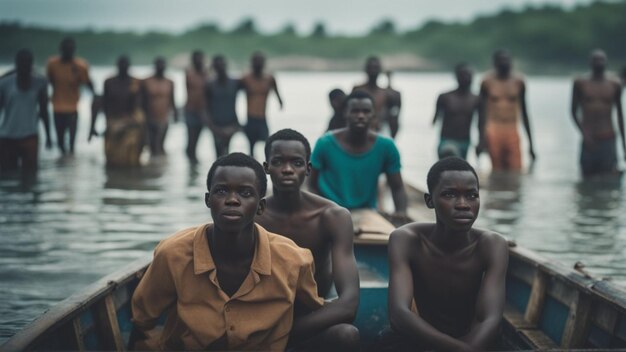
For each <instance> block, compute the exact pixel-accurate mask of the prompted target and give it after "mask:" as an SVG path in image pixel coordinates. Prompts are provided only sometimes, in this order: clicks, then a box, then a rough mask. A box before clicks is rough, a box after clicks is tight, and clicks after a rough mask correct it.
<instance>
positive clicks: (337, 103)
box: [330, 94, 346, 111]
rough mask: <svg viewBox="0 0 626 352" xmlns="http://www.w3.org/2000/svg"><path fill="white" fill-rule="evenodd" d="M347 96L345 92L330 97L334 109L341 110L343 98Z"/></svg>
mask: <svg viewBox="0 0 626 352" xmlns="http://www.w3.org/2000/svg"><path fill="white" fill-rule="evenodd" d="M345 98H346V96H345V94H337V95H335V96H334V97H333V98H332V99H330V106H332V107H333V110H335V111H339V109H341V105H342V104H343V100H344V99H345Z"/></svg>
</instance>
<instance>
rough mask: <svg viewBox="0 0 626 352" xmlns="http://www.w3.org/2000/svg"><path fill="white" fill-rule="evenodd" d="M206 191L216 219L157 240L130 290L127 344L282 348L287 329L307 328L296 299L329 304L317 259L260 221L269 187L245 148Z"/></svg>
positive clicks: (228, 159) (210, 179) (221, 162)
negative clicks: (317, 279) (147, 263)
mask: <svg viewBox="0 0 626 352" xmlns="http://www.w3.org/2000/svg"><path fill="white" fill-rule="evenodd" d="M207 189H208V192H207V193H206V195H205V203H206V206H207V207H208V208H209V209H210V210H211V218H212V219H213V223H212V224H211V223H208V224H204V225H200V226H196V227H192V228H188V229H185V230H182V231H179V232H177V233H176V234H174V235H173V236H171V237H169V238H166V239H165V240H163V241H161V243H159V245H158V246H157V248H156V249H155V252H154V260H153V261H152V264H150V266H149V267H148V270H147V271H146V273H145V274H144V275H143V278H142V279H141V281H140V282H139V285H138V286H137V289H136V290H135V293H134V294H133V298H132V303H131V306H132V321H133V324H134V329H133V331H132V333H131V337H130V342H129V344H130V348H131V349H132V348H136V349H140V348H147V349H152V350H155V349H160V350H219V351H222V350H262V351H283V350H284V349H285V347H286V346H287V340H288V339H289V334H290V332H291V331H292V330H298V329H301V328H300V326H301V325H305V326H306V324H307V322H306V320H305V318H306V316H305V317H303V318H299V319H298V320H294V305H295V304H296V303H297V304H298V305H300V304H301V305H302V306H303V307H306V308H308V309H309V310H317V309H319V308H321V307H322V306H323V303H324V301H323V300H322V298H320V297H319V296H318V294H317V285H316V283H315V280H314V278H313V273H314V264H313V263H314V262H313V256H312V255H311V252H310V251H309V250H308V249H304V248H300V247H298V246H297V245H296V244H295V243H294V242H293V241H292V240H290V239H288V238H287V237H284V236H281V235H277V234H274V233H270V232H268V231H267V230H265V229H264V228H263V227H261V226H260V225H258V224H255V222H254V217H255V216H256V215H261V214H263V211H264V210H265V199H264V197H265V192H266V190H267V178H266V176H265V171H264V170H263V167H262V166H261V164H259V163H258V162H257V161H256V160H254V159H252V158H251V157H249V156H247V155H245V154H242V153H232V154H229V155H226V156H223V157H221V158H219V159H217V161H216V162H215V163H213V165H212V166H211V169H210V170H209V173H208V176H207ZM171 308H174V309H171ZM162 314H167V318H166V321H165V326H164V328H163V330H162V332H160V333H157V332H156V331H155V330H157V329H154V327H155V326H156V325H157V324H158V321H159V319H160V317H161V315H162ZM309 324H310V323H309ZM311 333H312V332H311Z"/></svg>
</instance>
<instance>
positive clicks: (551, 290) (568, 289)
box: [548, 276, 581, 307]
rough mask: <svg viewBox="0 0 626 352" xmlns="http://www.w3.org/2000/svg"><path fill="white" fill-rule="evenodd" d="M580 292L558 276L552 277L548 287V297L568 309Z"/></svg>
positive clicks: (575, 286)
mask: <svg viewBox="0 0 626 352" xmlns="http://www.w3.org/2000/svg"><path fill="white" fill-rule="evenodd" d="M580 291H581V290H580V289H579V288H578V286H577V285H575V284H573V283H572V282H570V281H568V280H566V279H564V278H563V277H559V276H552V277H551V281H550V285H549V287H548V294H549V295H550V297H552V298H554V299H556V300H557V301H559V302H561V303H563V305H566V306H568V307H570V306H571V305H572V302H574V300H575V299H576V296H577V295H578V293H579V292H580Z"/></svg>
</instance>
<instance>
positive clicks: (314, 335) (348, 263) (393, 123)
mask: <svg viewBox="0 0 626 352" xmlns="http://www.w3.org/2000/svg"><path fill="white" fill-rule="evenodd" d="M60 48H61V55H60V56H58V57H53V58H51V59H50V60H49V61H48V66H47V75H48V79H46V78H44V77H42V76H40V75H37V74H35V73H34V72H33V69H32V67H33V54H32V53H31V52H30V51H29V50H20V51H19V52H18V53H17V55H16V60H15V61H16V66H15V70H13V71H11V72H9V73H7V74H5V75H4V76H2V77H1V78H0V172H5V171H9V170H14V169H15V168H17V167H18V166H19V165H21V168H22V169H23V170H24V171H31V172H32V171H35V170H36V168H37V152H38V149H39V146H38V140H39V138H38V128H39V125H38V119H41V120H42V121H43V123H44V128H45V133H46V146H47V147H51V136H50V126H49V121H48V120H49V117H48V106H47V105H48V93H47V90H48V82H49V83H50V84H51V85H52V90H53V94H52V105H53V111H54V126H55V129H56V132H57V144H58V147H59V149H60V150H61V152H62V153H64V154H65V153H69V154H71V153H73V152H74V143H75V134H76V125H77V103H78V99H79V89H80V87H81V86H82V85H85V86H87V87H88V88H89V89H90V90H91V91H92V92H94V87H93V84H92V82H91V80H90V78H89V74H88V66H87V63H86V62H85V61H84V60H82V59H79V58H77V57H75V55H74V52H75V43H74V41H73V40H72V39H71V38H68V39H65V40H63V42H62V43H61V46H60ZM191 62H192V65H191V67H190V68H189V69H188V70H187V71H186V85H187V97H188V98H187V103H186V105H185V108H184V119H185V122H186V125H187V131H188V145H187V148H186V154H187V157H188V158H189V159H190V161H191V162H195V161H196V159H197V158H196V145H197V141H198V138H199V136H200V133H201V131H202V129H203V128H204V127H208V128H209V129H210V130H211V131H212V133H213V136H214V141H215V149H216V155H217V156H218V158H217V160H216V161H215V162H214V163H213V164H212V166H211V168H210V170H209V171H208V175H207V180H206V186H207V192H206V194H205V198H204V200H205V204H206V206H207V208H209V210H210V213H211V218H212V222H209V223H206V224H203V225H200V226H196V227H192V228H188V229H183V230H181V231H179V232H177V233H175V234H174V235H172V236H169V237H167V238H166V239H164V240H162V241H161V242H160V243H159V244H158V246H157V247H156V249H155V252H154V260H153V262H152V264H151V265H150V266H149V268H148V270H147V271H146V273H145V274H144V275H143V277H142V279H141V281H140V283H139V285H138V287H137V289H136V291H135V292H134V295H133V298H132V321H133V324H134V330H133V332H132V334H131V338H130V347H131V348H135V349H165V350H174V349H185V350H192V349H204V350H244V349H253V350H285V349H287V350H322V349H324V350H338V351H356V350H359V348H360V336H359V331H358V329H357V328H356V327H355V326H354V325H352V324H353V321H354V319H355V316H356V312H357V309H358V306H359V274H358V270H357V266H356V261H355V256H354V249H353V238H354V226H353V223H352V217H351V215H350V210H352V209H358V208H369V209H377V208H379V205H378V201H379V194H378V180H379V177H380V176H381V175H382V174H385V176H386V180H387V183H388V185H389V188H390V189H391V195H392V198H393V202H394V206H395V211H394V213H393V214H392V216H393V217H395V218H397V219H403V220H405V221H404V222H406V220H408V217H407V195H406V192H405V188H404V183H403V180H402V176H401V160H400V153H399V152H398V149H397V147H396V146H395V143H394V140H393V137H395V135H396V133H397V131H398V128H399V111H400V107H401V98H400V93H399V92H397V91H396V90H394V89H393V88H392V87H391V83H389V85H388V87H387V88H383V87H380V86H379V85H378V83H377V81H378V76H379V75H380V74H381V72H382V69H381V62H380V60H379V59H378V58H376V57H370V58H368V59H367V61H366V69H365V70H366V73H367V77H368V79H367V82H366V83H364V84H362V85H358V86H355V87H354V89H353V91H352V92H351V93H350V94H347V95H346V94H345V93H344V92H342V91H340V90H338V89H335V90H333V91H331V92H330V94H329V99H330V102H331V106H332V107H333V109H334V115H333V118H332V119H331V121H330V123H329V131H328V132H327V133H326V134H325V135H324V136H322V137H321V138H319V139H318V140H317V141H316V143H315V145H314V147H313V148H311V145H310V144H309V141H308V140H307V139H306V138H305V137H304V136H303V135H302V134H301V133H299V132H297V131H295V130H293V129H283V130H280V131H278V132H276V133H274V134H272V135H271V136H270V135H269V128H268V125H267V116H266V103H267V98H268V95H269V94H270V92H272V91H273V92H275V94H276V96H277V98H278V101H279V103H280V104H281V106H282V99H281V97H280V94H279V92H278V86H277V83H276V80H275V78H274V77H273V76H271V75H270V74H267V73H265V72H264V66H265V57H264V56H263V55H262V54H261V53H255V54H254V55H253V56H252V60H251V66H252V69H251V72H250V73H249V74H246V75H244V76H243V77H242V78H239V79H235V78H231V77H230V76H229V75H228V72H227V63H226V60H225V58H224V57H223V56H221V55H217V56H215V57H214V58H213V60H212V65H211V66H212V69H213V71H214V73H215V74H214V76H213V77H210V76H209V73H208V72H207V70H206V68H205V64H204V55H203V53H202V52H200V51H196V52H194V53H193V54H192V56H191ZM606 63H607V59H606V55H605V54H604V53H603V52H602V51H599V50H597V51H594V52H593V53H592V55H591V68H592V73H591V75H589V76H588V77H583V78H579V79H577V80H576V81H575V82H574V90H573V101H572V116H573V118H574V121H575V123H576V126H577V127H578V128H579V129H580V131H581V133H582V135H583V144H582V152H581V166H582V171H583V174H584V175H585V176H588V175H593V174H596V173H615V172H616V171H617V168H616V166H617V157H616V155H617V154H616V140H615V139H616V136H615V135H616V134H615V131H614V129H613V124H612V111H613V108H616V110H617V111H618V128H619V132H620V136H621V140H622V147H623V148H624V149H625V152H626V144H624V125H623V116H622V109H621V84H620V82H619V81H617V80H615V79H613V78H612V77H611V76H609V75H608V74H607V73H606V72H605V70H606ZM154 64H155V72H154V75H153V76H151V77H149V78H147V79H145V80H139V79H136V78H134V77H132V76H130V74H129V66H130V60H129V58H128V57H126V56H121V57H120V58H119V59H118V61H117V70H118V72H117V75H116V76H114V77H112V78H109V79H107V80H106V81H105V84H104V90H103V94H102V96H96V95H95V94H94V96H95V98H94V102H93V104H92V122H91V128H90V135H89V137H90V139H91V138H92V137H93V136H95V135H97V134H98V133H97V131H96V129H95V126H96V119H97V116H98V113H99V111H100V110H102V111H104V114H105V116H106V125H107V130H106V132H105V154H106V159H107V164H108V165H111V166H135V165H139V157H140V155H141V152H142V149H143V147H144V145H145V144H148V145H149V147H150V151H151V153H152V154H153V155H163V154H164V153H165V150H164V140H165V137H166V134H167V129H168V124H169V118H170V115H173V116H174V119H176V120H178V119H179V118H180V117H179V116H178V113H177V109H176V106H175V104H174V94H173V92H174V84H173V82H172V81H171V80H169V79H167V78H166V76H165V70H166V62H165V60H164V59H163V58H157V59H156V60H155V63H154ZM493 64H494V70H493V71H492V72H490V73H488V74H486V75H485V76H484V78H483V81H482V83H481V88H480V93H479V95H475V94H473V93H472V92H471V83H472V76H473V72H472V70H471V68H470V67H469V66H468V65H467V64H460V65H458V66H457V67H456V69H455V72H456V77H457V80H458V88H457V89H456V90H454V91H451V92H447V93H444V94H442V95H440V96H439V98H438V99H437V104H436V112H435V116H434V119H433V123H436V122H437V121H438V120H439V119H441V120H442V128H441V139H440V143H439V146H438V153H439V156H440V160H439V161H438V162H437V163H435V164H434V165H433V166H432V167H431V169H430V171H429V172H428V176H427V186H428V192H427V193H426V194H425V196H424V200H425V203H426V205H427V207H428V208H431V209H433V210H434V212H435V218H436V222H435V223H408V224H406V225H403V226H401V227H399V228H397V229H396V230H395V231H393V232H392V234H391V235H390V237H389V244H388V253H389V264H390V265H389V267H390V280H389V302H388V306H389V324H388V325H389V328H388V329H385V330H383V331H381V332H380V335H379V336H378V339H379V341H378V342H377V343H376V344H375V347H374V348H375V349H376V350H384V349H388V350H393V351H403V350H407V351H408V350H411V351H414V350H447V351H476V350H484V349H485V348H488V347H489V346H491V345H492V344H493V343H494V341H495V339H496V335H497V332H498V327H499V323H500V320H501V318H502V314H503V309H504V300H505V274H506V268H507V263H508V245H507V241H506V240H505V239H504V238H503V237H502V236H501V235H499V234H497V233H494V232H492V231H487V230H479V229H476V228H474V227H473V224H474V221H475V220H476V218H477V216H478V212H479V208H480V196H479V179H478V176H477V174H476V172H475V170H474V169H473V168H472V166H471V165H470V164H469V163H467V162H466V161H465V160H464V159H465V158H466V157H467V154H468V151H469V148H470V129H471V126H472V119H473V116H474V115H475V114H476V113H477V114H478V130H479V131H478V134H479V141H478V144H477V146H476V153H477V154H480V153H481V152H482V151H484V150H486V151H488V153H489V155H490V157H491V160H492V165H493V169H494V170H509V171H519V170H521V168H522V163H521V160H522V158H521V150H520V138H519V134H518V130H517V126H518V124H519V122H520V120H521V122H522V125H523V126H524V128H525V130H526V132H527V136H528V142H529V143H528V144H529V154H530V157H531V159H534V158H535V150H534V145H533V141H532V134H531V128H530V121H529V116H528V110H527V108H526V99H525V92H526V86H525V82H524V79H523V78H522V77H521V76H520V75H518V74H516V73H514V72H513V71H512V58H511V55H510V54H509V53H508V52H506V51H503V50H499V51H496V52H495V53H494V55H493ZM389 82H390V80H389ZM240 90H243V91H244V92H245V93H246V96H247V114H248V122H247V125H246V126H245V127H243V131H244V132H245V134H246V136H247V138H248V140H249V142H250V153H249V154H250V155H246V154H243V153H229V144H230V139H231V138H232V136H233V134H234V133H236V132H237V131H239V130H240V129H241V126H240V124H239V120H238V117H237V114H236V109H235V106H236V97H237V95H238V92H239V91H240ZM385 128H387V129H388V132H389V134H390V135H391V137H392V138H390V137H387V136H384V135H383V134H381V133H379V132H378V131H379V130H384V129H385ZM66 135H68V136H69V138H67V139H66V137H65V136H66ZM258 141H265V150H264V151H265V155H264V162H263V164H261V163H259V162H258V161H256V160H255V159H254V155H253V153H254V146H255V144H256V143H257V142H258ZM625 155H626V153H625ZM267 175H269V177H270V178H271V181H272V192H271V195H269V196H266V193H267V187H268V186H267ZM305 181H308V185H307V186H308V191H306V190H304V189H303V186H304V183H305ZM435 268H436V270H434V269H435ZM162 316H166V319H165V322H164V325H163V327H162V328H159V329H157V328H156V327H157V325H160V322H162V320H161V318H162Z"/></svg>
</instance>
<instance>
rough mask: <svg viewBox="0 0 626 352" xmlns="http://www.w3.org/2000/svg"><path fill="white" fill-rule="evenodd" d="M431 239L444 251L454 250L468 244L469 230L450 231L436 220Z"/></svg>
mask: <svg viewBox="0 0 626 352" xmlns="http://www.w3.org/2000/svg"><path fill="white" fill-rule="evenodd" d="M431 241H432V242H433V243H434V244H435V245H436V246H437V247H438V248H439V249H441V250H442V251H444V252H454V251H457V250H459V249H461V248H464V247H466V246H467V245H469V243H470V232H469V231H461V232H459V231H452V230H450V229H446V228H445V226H444V225H443V224H442V223H440V222H437V224H436V225H435V229H434V230H433V234H432V236H431Z"/></svg>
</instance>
